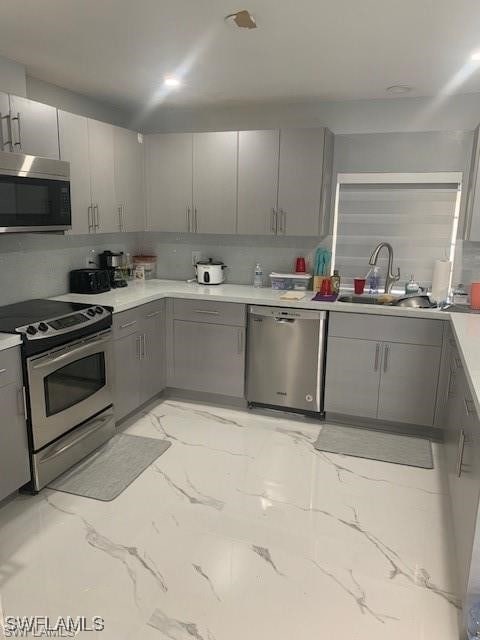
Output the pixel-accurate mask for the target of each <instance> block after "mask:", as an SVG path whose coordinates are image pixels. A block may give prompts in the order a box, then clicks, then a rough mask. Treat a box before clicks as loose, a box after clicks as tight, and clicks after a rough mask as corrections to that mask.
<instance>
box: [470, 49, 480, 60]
mask: <svg viewBox="0 0 480 640" xmlns="http://www.w3.org/2000/svg"><path fill="white" fill-rule="evenodd" d="M470 60H473V61H474V62H480V51H475V52H474V53H472V55H471V56H470Z"/></svg>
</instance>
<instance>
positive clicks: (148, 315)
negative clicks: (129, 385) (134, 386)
mask: <svg viewBox="0 0 480 640" xmlns="http://www.w3.org/2000/svg"><path fill="white" fill-rule="evenodd" d="M146 307H147V308H146V309H145V310H144V312H143V318H142V331H143V345H142V346H143V349H142V360H141V387H140V403H141V404H142V403H144V402H146V401H147V400H149V399H150V398H153V396H155V395H156V394H157V393H160V391H162V390H163V389H164V388H165V372H166V369H165V303H164V301H161V302H160V303H158V302H155V303H152V304H149V305H146Z"/></svg>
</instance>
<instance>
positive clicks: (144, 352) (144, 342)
mask: <svg viewBox="0 0 480 640" xmlns="http://www.w3.org/2000/svg"><path fill="white" fill-rule="evenodd" d="M141 337H142V359H143V358H145V357H146V356H147V335H146V334H145V333H144V334H143V336H141Z"/></svg>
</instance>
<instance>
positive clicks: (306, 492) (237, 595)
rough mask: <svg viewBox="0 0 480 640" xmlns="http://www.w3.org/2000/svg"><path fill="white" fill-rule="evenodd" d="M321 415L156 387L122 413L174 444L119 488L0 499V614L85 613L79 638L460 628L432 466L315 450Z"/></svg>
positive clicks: (371, 635)
mask: <svg viewBox="0 0 480 640" xmlns="http://www.w3.org/2000/svg"><path fill="white" fill-rule="evenodd" d="M320 428H321V425H320V423H317V422H315V421H313V420H307V419H304V418H301V417H298V418H295V417H292V416H285V415H283V414H278V415H277V414H268V413H260V412H248V411H244V410H240V409H231V408H225V407H217V406H209V405H205V404H201V403H194V402H182V401H176V400H167V401H163V402H158V403H157V404H154V405H151V406H149V407H148V411H146V412H144V413H143V414H142V415H139V416H138V417H137V418H136V419H135V420H131V421H130V422H129V423H128V424H127V425H126V430H127V432H128V433H132V434H136V435H143V436H147V437H152V438H168V439H170V440H171V442H172V447H170V449H169V450H168V451H167V452H166V453H165V454H164V455H163V456H161V457H160V458H159V459H158V460H157V461H156V462H154V463H153V464H152V465H151V466H150V467H149V468H148V469H146V470H145V472H144V473H143V474H141V476H140V477H139V478H137V479H136V480H135V481H134V482H133V483H132V484H131V485H130V486H129V487H128V488H127V489H126V490H125V491H124V492H123V493H122V494H121V495H120V496H119V497H118V498H117V499H116V500H114V501H112V502H100V501H96V500H89V499H87V498H81V497H79V496H74V495H69V494H66V493H61V492H57V491H51V490H44V491H42V492H41V494H40V495H39V496H36V497H28V496H19V497H17V498H15V499H13V500H11V501H10V502H8V503H5V504H4V505H2V506H0V597H1V603H2V605H3V610H4V613H6V614H7V615H33V614H38V615H47V614H48V615H50V616H52V617H57V616H59V615H63V616H66V615H72V616H77V615H84V616H87V617H90V616H93V615H99V616H103V617H104V618H105V624H106V627H105V630H104V631H102V632H97V633H84V634H80V636H82V637H85V638H86V640H94V639H95V640H97V638H98V639H99V640H114V639H115V640H137V639H138V640H140V639H141V640H149V639H150V638H152V639H153V638H157V639H158V640H166V639H170V640H191V639H192V638H193V639H194V640H237V639H238V640H240V639H241V640H245V638H249V640H270V639H271V640H292V639H293V638H302V640H310V638H311V639H312V640H313V639H316V638H349V639H350V638H351V639H354V640H377V639H378V640H380V639H381V640H384V639H385V638H388V640H397V639H399V640H400V639H402V640H405V639H406V638H408V640H427V639H428V640H430V639H431V638H435V639H436V640H456V638H457V636H458V634H457V631H456V624H457V623H456V620H457V615H458V608H457V606H456V597H455V582H454V580H453V577H452V576H453V571H452V567H451V566H450V563H451V544H450V536H451V531H450V526H449V514H448V502H447V501H446V496H445V487H444V484H443V476H442V464H443V460H442V450H441V446H439V445H435V446H434V458H435V469H433V470H424V469H415V468H411V467H404V466H399V465H392V464H387V463H382V462H376V461H371V460H363V459H357V458H351V457H346V456H339V455H333V454H324V453H321V452H317V451H315V450H314V449H313V442H314V441H315V439H316V437H317V435H318V432H319V430H320Z"/></svg>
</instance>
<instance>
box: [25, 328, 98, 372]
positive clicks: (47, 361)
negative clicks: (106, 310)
mask: <svg viewBox="0 0 480 640" xmlns="http://www.w3.org/2000/svg"><path fill="white" fill-rule="evenodd" d="M110 339H111V338H110V335H109V336H107V337H105V338H99V339H97V340H92V341H90V342H87V343H86V344H83V345H82V346H80V347H76V348H75V349H72V350H71V351H67V352H66V353H62V354H60V355H59V356H54V357H53V358H52V357H51V356H47V357H46V359H42V360H41V361H40V362H39V363H38V364H34V365H32V369H43V368H44V367H50V366H51V365H55V364H57V362H62V361H63V360H67V359H71V358H72V356H73V359H75V358H76V357H77V356H78V355H80V354H82V353H83V352H84V351H90V350H91V349H92V347H97V346H100V345H101V344H105V342H110Z"/></svg>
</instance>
